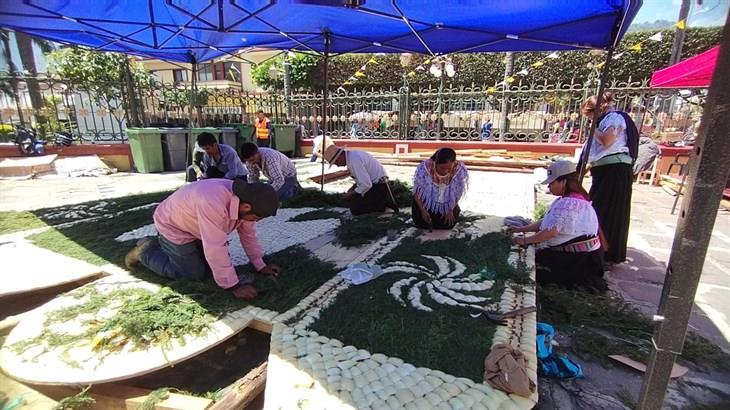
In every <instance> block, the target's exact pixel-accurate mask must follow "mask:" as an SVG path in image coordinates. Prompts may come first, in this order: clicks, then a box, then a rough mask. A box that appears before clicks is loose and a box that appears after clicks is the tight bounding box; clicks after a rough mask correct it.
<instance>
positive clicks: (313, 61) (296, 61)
mask: <svg viewBox="0 0 730 410" xmlns="http://www.w3.org/2000/svg"><path fill="white" fill-rule="evenodd" d="M289 62H290V63H291V87H292V89H294V90H297V89H304V90H314V89H316V88H315V87H314V84H313V81H312V74H313V72H315V69H316V67H317V62H318V58H317V57H314V56H311V55H309V54H302V53H296V54H294V56H293V57H291V58H289ZM272 69H273V70H276V73H277V75H276V78H275V79H272V78H271V75H270V74H269V71H270V70H272ZM283 73H284V57H277V58H272V59H270V60H268V61H266V62H264V63H263V64H259V65H257V66H256V67H255V68H254V69H253V70H252V71H251V77H252V79H253V82H254V83H255V84H256V85H258V86H260V87H263V88H266V89H268V90H271V91H273V90H283V89H284V76H283Z"/></svg>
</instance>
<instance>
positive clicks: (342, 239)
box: [335, 212, 410, 247]
mask: <svg viewBox="0 0 730 410" xmlns="http://www.w3.org/2000/svg"><path fill="white" fill-rule="evenodd" d="M409 218H410V215H408V214H405V213H402V212H401V213H400V214H365V215H360V216H356V217H353V218H352V219H345V218H343V219H342V220H341V223H340V226H338V227H337V229H336V230H335V237H336V239H335V241H336V242H337V243H338V244H340V245H342V246H345V247H352V246H360V245H364V244H366V243H370V242H372V241H374V240H376V239H380V238H382V237H383V236H385V235H387V234H388V231H395V232H400V231H402V230H403V229H405V228H406V227H407V226H408V225H407V224H406V221H407V220H408V219H409Z"/></svg>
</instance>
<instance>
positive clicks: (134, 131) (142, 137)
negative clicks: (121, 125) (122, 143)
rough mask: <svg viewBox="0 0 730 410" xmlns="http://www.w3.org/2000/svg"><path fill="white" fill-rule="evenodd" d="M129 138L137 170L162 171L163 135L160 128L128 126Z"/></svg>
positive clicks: (147, 171) (142, 171)
mask: <svg viewBox="0 0 730 410" xmlns="http://www.w3.org/2000/svg"><path fill="white" fill-rule="evenodd" d="M127 139H128V140H129V148H130V149H131V151H132V159H133V160H134V167H135V168H136V169H137V172H141V173H144V174H149V173H152V172H162V171H163V170H164V162H163V160H162V140H161V139H162V137H161V134H160V129H159V128H127Z"/></svg>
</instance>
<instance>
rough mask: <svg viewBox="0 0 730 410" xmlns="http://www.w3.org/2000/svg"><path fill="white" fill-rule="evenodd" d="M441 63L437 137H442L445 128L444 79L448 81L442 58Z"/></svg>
mask: <svg viewBox="0 0 730 410" xmlns="http://www.w3.org/2000/svg"><path fill="white" fill-rule="evenodd" d="M439 65H441V77H439V98H438V118H436V125H438V127H437V128H436V130H437V132H438V137H437V138H436V139H441V132H442V131H443V130H444V128H445V127H444V120H443V118H441V117H442V116H443V114H444V81H446V79H445V78H444V77H445V76H446V72H445V71H446V62H445V61H443V60H441V62H440V63H439ZM444 136H445V135H444Z"/></svg>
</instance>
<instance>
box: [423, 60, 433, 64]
mask: <svg viewBox="0 0 730 410" xmlns="http://www.w3.org/2000/svg"><path fill="white" fill-rule="evenodd" d="M430 63H431V60H426V61H424V62H423V64H424V65H425V64H430Z"/></svg>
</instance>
